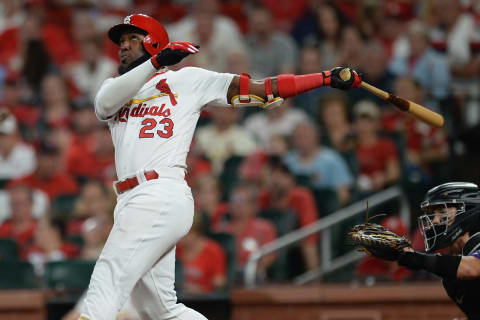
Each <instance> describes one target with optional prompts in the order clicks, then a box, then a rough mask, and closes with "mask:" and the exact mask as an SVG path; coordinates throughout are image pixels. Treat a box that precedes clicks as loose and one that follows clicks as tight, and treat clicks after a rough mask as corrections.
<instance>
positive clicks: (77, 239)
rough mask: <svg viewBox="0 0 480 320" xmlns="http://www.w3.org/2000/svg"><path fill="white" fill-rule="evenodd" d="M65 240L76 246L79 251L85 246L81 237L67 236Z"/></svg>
mask: <svg viewBox="0 0 480 320" xmlns="http://www.w3.org/2000/svg"><path fill="white" fill-rule="evenodd" d="M66 240H67V241H68V242H71V243H73V244H74V245H76V246H77V247H78V248H79V249H81V248H83V245H84V244H85V240H84V239H83V237H82V236H68V237H67V239H66Z"/></svg>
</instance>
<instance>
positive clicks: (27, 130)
mask: <svg viewBox="0 0 480 320" xmlns="http://www.w3.org/2000/svg"><path fill="white" fill-rule="evenodd" d="M0 107H1V108H6V109H7V110H8V111H10V113H12V114H13V115H14V116H15V118H16V119H17V123H18V125H19V129H20V131H21V132H22V135H23V136H24V137H25V138H26V139H27V140H33V139H35V138H36V136H35V134H36V130H35V129H36V128H35V126H37V125H38V122H39V120H40V117H41V112H40V110H39V109H38V108H36V107H34V106H32V105H27V104H25V103H23V102H22V90H21V86H20V75H19V74H16V73H13V72H11V73H10V74H8V75H7V78H6V79H5V85H4V87H3V93H2V100H1V101H0Z"/></svg>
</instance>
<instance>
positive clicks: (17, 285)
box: [0, 261, 38, 289]
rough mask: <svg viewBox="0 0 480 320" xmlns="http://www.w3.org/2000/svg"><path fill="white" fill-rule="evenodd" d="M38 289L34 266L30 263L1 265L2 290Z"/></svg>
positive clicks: (0, 282) (13, 262) (0, 286)
mask: <svg viewBox="0 0 480 320" xmlns="http://www.w3.org/2000/svg"><path fill="white" fill-rule="evenodd" d="M37 287H38V285H37V283H36V280H35V273H34V270H33V265H31V264H30V263H28V262H20V261H3V262H1V263H0V289H33V288H37Z"/></svg>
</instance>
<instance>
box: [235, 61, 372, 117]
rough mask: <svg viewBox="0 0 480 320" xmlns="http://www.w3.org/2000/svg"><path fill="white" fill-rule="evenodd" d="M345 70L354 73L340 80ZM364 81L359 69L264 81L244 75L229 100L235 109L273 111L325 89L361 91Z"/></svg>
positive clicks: (288, 75)
mask: <svg viewBox="0 0 480 320" xmlns="http://www.w3.org/2000/svg"><path fill="white" fill-rule="evenodd" d="M342 70H348V72H350V77H349V78H348V79H349V80H347V81H344V80H342V78H341V77H340V72H341V71H342ZM361 82H362V79H361V76H360V75H359V74H358V73H357V72H356V71H355V70H353V69H350V68H343V67H337V68H333V69H332V70H330V71H323V72H321V73H312V74H305V75H293V74H281V75H279V76H277V77H267V78H265V79H263V80H252V79H250V76H249V75H247V74H242V75H240V76H235V77H234V78H233V79H232V82H231V83H230V86H229V88H228V92H227V101H229V102H230V103H231V104H232V105H233V106H234V107H244V106H245V107H248V106H261V107H263V108H266V109H271V108H273V107H276V106H278V105H280V104H281V103H282V102H283V99H286V98H289V97H295V96H297V95H299V94H301V93H303V92H306V91H310V90H312V89H316V88H319V87H322V86H331V87H332V88H337V89H342V90H348V89H350V88H358V87H359V86H360V83H361Z"/></svg>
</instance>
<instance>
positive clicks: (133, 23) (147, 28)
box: [108, 13, 168, 56]
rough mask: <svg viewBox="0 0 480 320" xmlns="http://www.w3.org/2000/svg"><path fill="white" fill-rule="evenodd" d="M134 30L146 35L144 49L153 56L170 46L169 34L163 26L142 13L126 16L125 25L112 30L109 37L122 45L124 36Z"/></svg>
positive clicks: (116, 26) (119, 25)
mask: <svg viewBox="0 0 480 320" xmlns="http://www.w3.org/2000/svg"><path fill="white" fill-rule="evenodd" d="M132 30H133V31H136V32H139V33H142V34H145V35H146V37H145V38H144V39H143V47H144V48H145V50H146V51H147V52H148V53H149V54H150V55H152V56H153V55H155V54H157V53H159V52H160V50H162V49H163V48H164V47H165V46H166V45H167V44H168V33H167V31H166V30H165V28H164V27H163V25H162V24H161V23H160V22H158V21H157V20H155V19H154V18H152V17H150V16H147V15H146V14H140V13H137V14H131V15H129V16H126V17H125V19H124V20H123V23H120V24H117V25H115V26H113V27H112V28H110V30H109V31H108V37H109V38H110V40H112V41H113V42H115V43H116V44H118V45H120V37H121V36H122V34H123V33H124V32H125V31H132Z"/></svg>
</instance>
